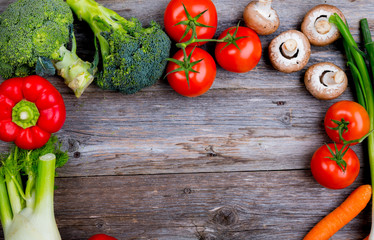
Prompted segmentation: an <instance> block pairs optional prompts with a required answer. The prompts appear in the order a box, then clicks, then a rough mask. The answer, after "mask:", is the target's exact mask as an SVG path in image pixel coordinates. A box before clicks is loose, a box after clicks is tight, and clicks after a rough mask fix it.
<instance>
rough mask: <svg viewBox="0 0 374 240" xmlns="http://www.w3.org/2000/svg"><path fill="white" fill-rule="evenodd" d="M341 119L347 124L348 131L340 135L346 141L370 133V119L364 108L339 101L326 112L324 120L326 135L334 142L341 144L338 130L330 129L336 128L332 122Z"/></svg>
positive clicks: (335, 124) (350, 102)
mask: <svg viewBox="0 0 374 240" xmlns="http://www.w3.org/2000/svg"><path fill="white" fill-rule="evenodd" d="M342 119H344V121H347V122H349V123H348V124H347V125H346V127H347V129H348V130H347V131H344V132H343V134H342V136H343V138H344V139H345V140H346V141H351V140H356V139H360V138H362V137H363V136H365V135H366V134H367V133H368V132H369V131H370V118H369V114H368V113H367V111H366V110H365V108H364V107H363V106H361V105H360V104H358V103H356V102H352V101H346V100H344V101H340V102H337V103H335V104H333V105H332V106H331V107H330V108H329V109H328V110H327V112H326V115H325V120H324V124H325V130H326V133H327V135H328V136H329V137H330V138H331V139H332V140H333V141H334V142H338V143H342V141H341V140H340V138H339V132H338V130H333V129H331V128H336V127H337V126H338V124H337V123H334V122H333V121H332V120H337V121H339V122H342ZM354 144H356V143H353V144H351V145H354Z"/></svg>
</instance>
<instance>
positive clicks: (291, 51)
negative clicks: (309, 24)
mask: <svg viewBox="0 0 374 240" xmlns="http://www.w3.org/2000/svg"><path fill="white" fill-rule="evenodd" d="M281 50H282V54H283V55H284V56H286V57H289V58H291V57H293V56H294V55H295V53H296V52H297V42H296V40H295V39H287V41H285V42H284V43H283V44H282V49H281Z"/></svg>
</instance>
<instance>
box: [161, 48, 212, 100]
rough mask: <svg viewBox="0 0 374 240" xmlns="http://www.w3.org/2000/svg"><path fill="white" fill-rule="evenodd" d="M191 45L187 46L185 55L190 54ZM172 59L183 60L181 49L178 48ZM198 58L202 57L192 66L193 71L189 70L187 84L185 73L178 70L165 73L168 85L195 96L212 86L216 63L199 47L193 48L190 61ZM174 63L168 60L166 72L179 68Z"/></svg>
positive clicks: (177, 90)
mask: <svg viewBox="0 0 374 240" xmlns="http://www.w3.org/2000/svg"><path fill="white" fill-rule="evenodd" d="M192 50H193V47H187V48H186V53H187V56H189V55H190V53H191V51H192ZM173 58H174V59H176V60H180V61H183V59H184V55H183V51H182V50H179V51H178V52H177V53H176V54H175V55H174V56H173ZM200 59H203V60H202V61H201V62H199V63H198V64H196V65H194V66H193V67H192V69H193V70H195V71H197V72H198V73H195V72H189V74H188V77H189V85H188V82H187V78H186V74H185V72H184V71H178V72H174V73H170V74H168V75H167V77H166V78H167V80H168V82H169V84H170V86H171V87H172V88H173V89H174V90H175V91H176V92H177V93H179V94H181V95H183V96H186V97H197V96H200V95H202V94H204V93H205V92H206V91H208V90H209V88H210V87H211V86H212V84H213V82H214V79H215V78H216V72H217V68H216V63H215V62H214V59H213V57H212V56H211V55H210V54H209V53H208V52H206V51H205V50H203V49H201V48H195V49H194V51H193V53H192V56H191V60H190V62H196V61H198V60H200ZM179 67H180V66H178V65H177V64H176V63H174V62H169V63H168V65H167V67H166V72H167V73H169V72H171V71H173V70H175V69H177V68H179Z"/></svg>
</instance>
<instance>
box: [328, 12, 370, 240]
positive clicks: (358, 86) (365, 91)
mask: <svg viewBox="0 0 374 240" xmlns="http://www.w3.org/2000/svg"><path fill="white" fill-rule="evenodd" d="M329 21H330V22H332V23H333V24H335V25H336V26H337V28H338V29H339V31H340V33H341V35H342V37H343V41H344V49H345V53H346V56H347V61H348V62H347V65H348V66H349V67H350V69H351V72H352V76H353V81H354V85H355V91H356V97H357V101H358V102H359V103H360V104H361V105H362V106H364V107H365V109H366V111H367V112H368V114H369V117H370V128H371V130H372V129H373V127H374V93H373V85H372V84H373V81H374V43H373V42H372V39H371V33H370V29H369V25H368V23H367V20H366V19H362V20H361V21H360V23H361V31H362V35H363V39H364V42H365V48H366V53H364V52H362V51H360V50H359V49H358V45H357V43H356V42H355V40H354V39H353V37H352V34H351V33H350V32H349V28H348V25H347V24H346V23H344V22H343V20H342V19H341V18H340V17H339V15H338V14H336V13H335V14H334V15H332V16H331V17H330V19H329ZM367 59H368V62H369V63H370V66H371V72H372V74H373V76H372V79H370V75H369V70H368V69H370V66H368V65H367V64H366V62H367V61H366V60H367ZM368 151H369V163H370V176H371V185H372V186H374V134H370V135H369V136H368ZM372 194H373V195H374V188H373V193H372ZM371 222H372V226H371V232H372V233H374V204H372V221H371ZM369 240H374V234H371V235H370V237H369Z"/></svg>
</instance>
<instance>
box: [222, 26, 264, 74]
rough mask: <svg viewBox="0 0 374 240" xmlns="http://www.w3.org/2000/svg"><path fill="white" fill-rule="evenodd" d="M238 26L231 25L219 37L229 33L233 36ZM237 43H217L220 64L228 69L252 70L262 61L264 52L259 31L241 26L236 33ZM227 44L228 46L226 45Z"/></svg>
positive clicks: (236, 70)
mask: <svg viewBox="0 0 374 240" xmlns="http://www.w3.org/2000/svg"><path fill="white" fill-rule="evenodd" d="M236 28H237V27H231V28H228V29H226V30H225V31H223V32H222V33H221V35H220V36H219V37H218V39H222V38H224V37H225V36H226V35H227V33H229V34H230V35H231V36H232V35H233V34H234V33H235V30H236ZM243 36H245V38H241V39H238V40H236V41H235V42H236V44H237V45H238V47H239V48H240V50H239V49H238V48H237V47H236V46H235V45H234V44H230V45H228V46H226V45H227V43H226V42H221V43H217V45H216V49H215V56H216V60H217V62H218V64H219V65H220V66H221V67H222V68H224V69H225V70H227V71H231V72H237V73H244V72H248V71H250V70H252V69H253V68H254V67H256V65H257V64H258V62H259V61H260V58H261V54H262V47H261V41H260V38H259V37H258V35H257V33H256V32H255V31H253V30H252V29H250V28H247V27H240V26H239V29H238V31H237V33H236V35H235V37H236V38H239V37H243ZM225 46H226V47H225Z"/></svg>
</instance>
